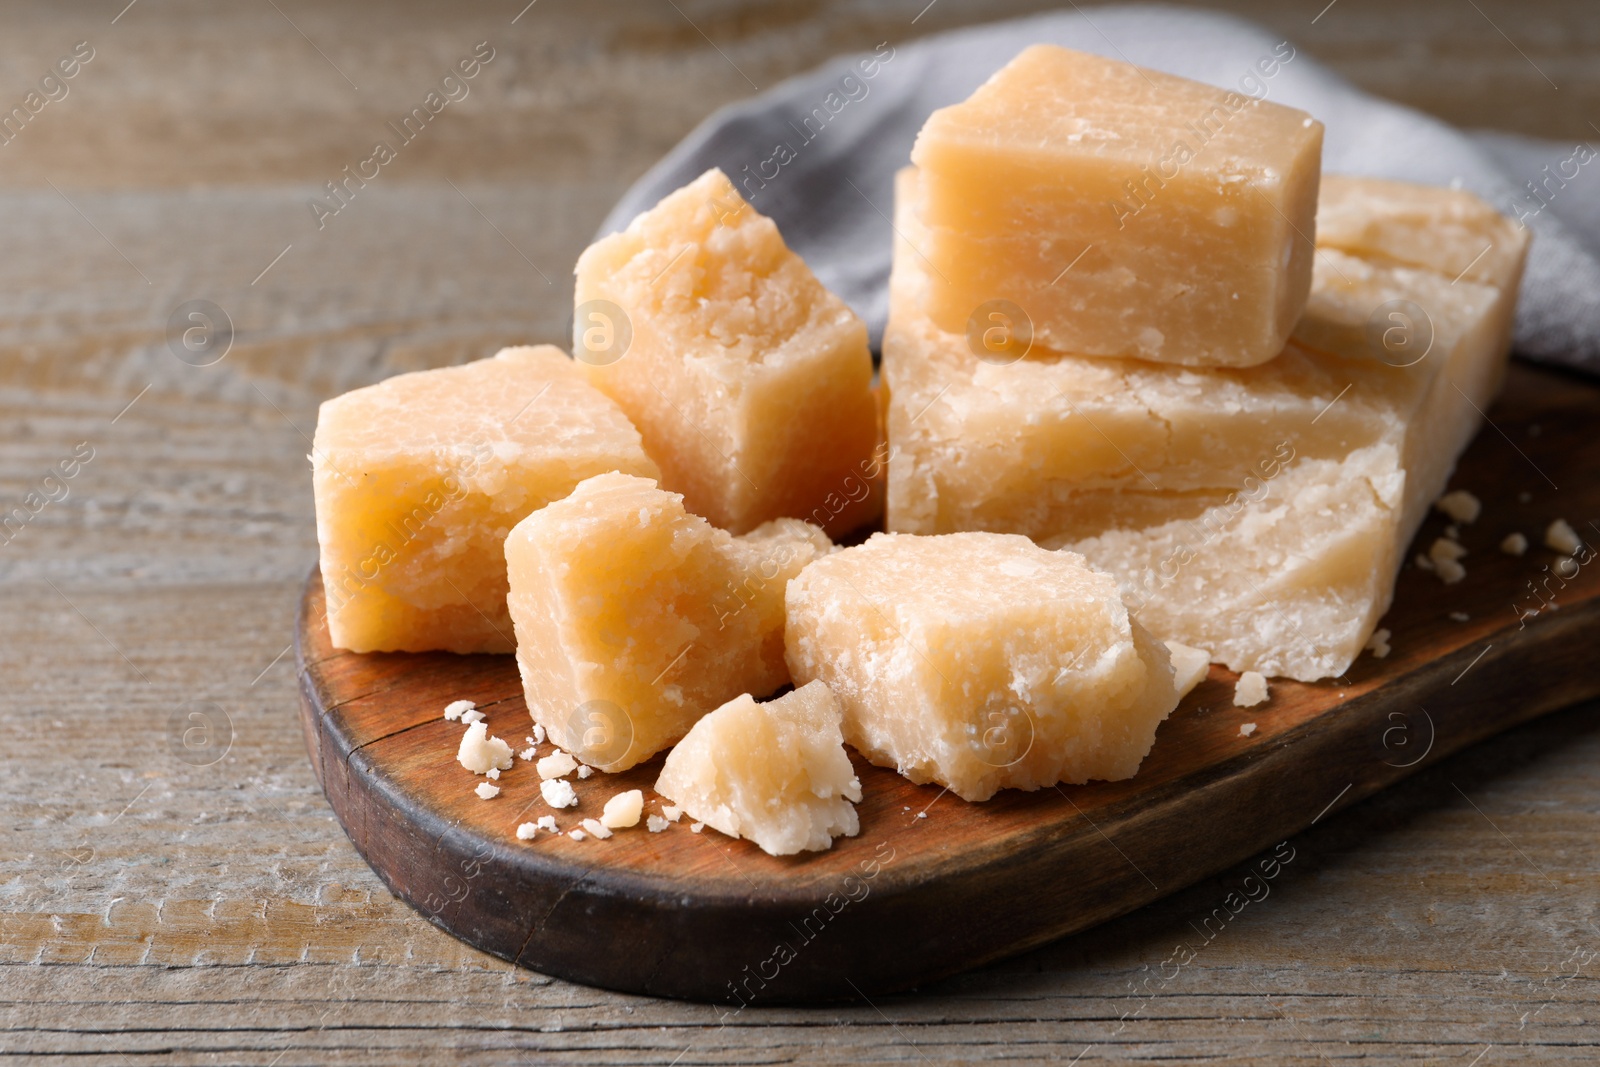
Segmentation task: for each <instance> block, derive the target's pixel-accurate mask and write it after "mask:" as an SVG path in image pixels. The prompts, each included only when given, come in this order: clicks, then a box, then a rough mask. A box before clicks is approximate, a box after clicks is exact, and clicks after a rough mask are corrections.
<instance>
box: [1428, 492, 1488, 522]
mask: <svg viewBox="0 0 1600 1067" xmlns="http://www.w3.org/2000/svg"><path fill="white" fill-rule="evenodd" d="M1433 506H1434V507H1436V508H1438V509H1439V510H1440V511H1442V512H1444V513H1445V514H1446V515H1448V516H1450V517H1451V518H1452V519H1454V520H1456V521H1457V522H1465V523H1473V522H1477V521H1478V516H1479V515H1480V514H1482V512H1483V502H1482V501H1480V500H1479V499H1478V498H1477V497H1475V496H1473V495H1472V494H1471V493H1469V492H1467V491H1466V490H1465V489H1457V490H1456V491H1455V492H1453V493H1446V494H1445V495H1444V496H1442V497H1440V498H1439V499H1438V500H1435V501H1434V502H1433Z"/></svg>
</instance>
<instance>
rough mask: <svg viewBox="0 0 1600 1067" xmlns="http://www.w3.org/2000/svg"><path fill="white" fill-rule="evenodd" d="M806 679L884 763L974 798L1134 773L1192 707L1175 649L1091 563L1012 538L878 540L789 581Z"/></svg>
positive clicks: (790, 635)
mask: <svg viewBox="0 0 1600 1067" xmlns="http://www.w3.org/2000/svg"><path fill="white" fill-rule="evenodd" d="M788 611H789V624H788V627H787V629H786V631H785V643H786V645H787V648H788V657H789V669H790V671H791V672H792V673H793V675H794V679H795V682H796V683H804V682H810V681H813V680H821V681H823V682H826V683H827V684H828V686H829V688H831V689H832V690H833V691H834V693H835V694H837V696H838V698H839V701H840V703H841V704H843V706H844V736H845V739H846V740H847V741H849V742H850V744H851V745H852V746H854V747H855V748H856V749H857V750H858V751H860V752H861V753H862V754H863V755H865V756H866V757H867V758H868V759H870V760H871V761H872V762H874V763H876V764H878V765H879V766H884V767H893V768H895V769H896V770H898V771H899V772H900V773H901V774H903V775H905V776H906V777H907V778H909V779H911V780H912V781H913V782H917V783H919V784H921V783H925V782H938V783H939V784H941V785H945V786H949V787H950V789H951V791H953V792H954V793H956V794H957V795H958V796H960V797H962V798H964V799H966V800H987V799H988V798H989V797H991V796H993V795H994V793H995V792H996V791H997V790H1000V789H1006V788H1015V789H1039V788H1042V787H1046V786H1051V785H1054V784H1056V783H1057V782H1073V783H1082V782H1086V781H1088V780H1090V779H1091V778H1101V779H1109V780H1117V779H1122V778H1128V777H1131V776H1132V775H1133V773H1134V772H1135V771H1137V770H1138V769H1139V763H1140V761H1142V760H1143V759H1144V756H1145V754H1146V753H1147V752H1149V751H1150V746H1151V744H1152V743H1154V740H1155V733H1156V727H1157V726H1158V725H1159V724H1160V723H1161V721H1162V720H1163V719H1165V718H1166V717H1167V715H1168V713H1170V712H1171V711H1172V709H1173V708H1174V707H1175V706H1176V705H1177V702H1178V694H1177V690H1176V687H1175V684H1174V678H1173V670H1172V664H1171V661H1170V656H1169V654H1168V652H1167V649H1166V647H1165V646H1163V645H1162V644H1161V643H1160V642H1159V641H1157V640H1155V639H1154V638H1153V637H1151V636H1150V635H1149V634H1148V633H1146V632H1145V630H1144V628H1143V627H1141V626H1139V624H1138V623H1135V622H1133V621H1132V620H1130V619H1129V617H1128V611H1127V609H1126V608H1125V607H1124V606H1123V603H1122V598H1121V597H1120V596H1119V595H1118V593H1117V587H1116V581H1115V580H1114V579H1113V578H1112V577H1111V576H1110V575H1107V574H1103V573H1099V572H1096V571H1093V570H1091V569H1090V568H1089V567H1087V566H1086V565H1085V563H1084V560H1083V557H1082V556H1079V555H1076V554H1074V553H1071V552H1050V551H1047V550H1045V549H1042V548H1039V547H1038V546H1036V545H1034V544H1033V543H1032V542H1031V541H1029V540H1028V539H1027V538H1025V537H1018V536H1015V535H1011V534H991V533H961V534H946V535H942V536H937V537H918V536H913V535H907V534H874V535H873V536H872V537H870V538H869V539H868V540H867V541H866V542H865V543H864V544H861V545H858V546H856V547H854V548H846V549H841V550H840V551H837V552H835V553H833V554H832V555H829V556H827V557H824V558H823V559H820V560H817V561H816V562H814V563H812V564H811V565H810V566H809V567H807V568H806V569H805V570H803V571H801V572H800V575H799V577H797V578H796V579H794V581H792V582H790V583H789V601H788Z"/></svg>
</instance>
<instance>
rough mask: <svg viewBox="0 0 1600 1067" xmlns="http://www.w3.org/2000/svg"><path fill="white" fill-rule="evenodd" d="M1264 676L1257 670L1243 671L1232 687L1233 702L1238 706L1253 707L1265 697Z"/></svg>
mask: <svg viewBox="0 0 1600 1067" xmlns="http://www.w3.org/2000/svg"><path fill="white" fill-rule="evenodd" d="M1267 695H1268V694H1267V679H1266V676H1265V675H1263V674H1261V673H1259V672H1257V671H1245V672H1244V673H1243V674H1241V675H1239V681H1238V682H1237V683H1235V685H1234V687H1233V704H1234V706H1235V707H1239V708H1253V707H1255V706H1256V705H1257V704H1260V703H1261V702H1262V701H1264V700H1266V699H1267Z"/></svg>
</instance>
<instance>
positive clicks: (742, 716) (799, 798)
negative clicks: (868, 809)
mask: <svg viewBox="0 0 1600 1067" xmlns="http://www.w3.org/2000/svg"><path fill="white" fill-rule="evenodd" d="M841 716H842V711H841V709H840V707H839V701H838V700H837V699H835V698H834V695H833V693H832V692H830V691H829V689H828V687H827V686H825V685H823V684H822V683H821V682H812V683H810V684H809V685H803V686H801V687H800V688H799V689H796V690H795V691H794V692H792V693H787V694H785V695H783V696H781V697H779V698H777V699H776V700H771V701H768V702H766V703H765V704H757V703H756V702H755V701H754V700H753V699H751V697H750V696H749V695H748V694H745V695H743V696H739V697H735V698H734V699H732V700H730V701H728V703H726V704H724V705H722V707H720V708H718V709H717V710H715V711H713V712H711V713H710V714H709V715H707V716H705V717H704V718H703V719H701V720H700V721H699V722H697V723H695V724H694V727H693V728H692V729H690V731H689V733H688V735H687V736H686V737H684V739H683V740H682V741H679V742H678V744H677V746H676V747H674V748H673V750H672V751H671V752H669V753H668V754H667V760H666V763H665V764H664V765H663V766H662V768H661V777H660V779H659V780H658V781H657V782H656V792H657V793H660V794H661V795H662V796H664V797H666V798H667V799H668V800H670V801H672V802H673V803H674V804H676V805H677V806H679V807H680V808H682V809H683V810H684V812H686V813H687V814H688V816H689V818H691V819H693V820H695V821H697V822H703V823H705V824H706V825H707V826H709V827H711V828H712V829H714V830H720V831H722V832H723V833H725V834H727V835H728V836H729V837H743V838H746V839H748V840H750V841H754V842H755V843H756V844H757V845H759V846H760V847H761V849H762V850H763V851H765V852H767V853H770V854H771V855H774V856H790V855H793V854H794V853H796V852H802V851H820V850H822V849H825V848H828V847H830V846H831V845H832V844H833V839H834V838H835V837H839V836H841V835H843V836H845V837H854V836H855V835H856V834H857V833H858V832H859V831H860V828H861V824H860V821H859V820H858V818H857V816H856V809H855V806H854V804H853V803H852V801H856V802H859V801H860V800H861V782H860V781H859V780H858V779H857V778H856V774H855V770H854V769H853V768H852V767H851V766H850V757H849V756H848V755H847V754H846V753H845V750H844V738H843V737H842V736H841V735H840V733H839V722H840V718H841Z"/></svg>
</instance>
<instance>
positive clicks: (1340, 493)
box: [883, 173, 1527, 680]
mask: <svg viewBox="0 0 1600 1067" xmlns="http://www.w3.org/2000/svg"><path fill="white" fill-rule="evenodd" d="M1388 184H1389V183H1379V185H1380V187H1379V189H1378V190H1377V195H1374V196H1373V197H1372V198H1370V199H1367V200H1362V199H1361V198H1360V197H1359V195H1358V194H1359V185H1357V186H1355V187H1352V186H1351V185H1349V184H1348V183H1345V184H1342V185H1341V186H1339V189H1340V192H1339V196H1340V198H1341V205H1342V207H1341V210H1343V211H1345V212H1346V214H1347V216H1348V215H1349V214H1350V213H1352V212H1354V211H1355V210H1357V208H1358V207H1359V206H1360V205H1361V204H1365V205H1366V208H1365V209H1366V210H1367V211H1368V212H1369V213H1370V214H1371V215H1372V216H1373V221H1372V222H1371V223H1370V224H1367V225H1365V226H1364V227H1363V232H1367V233H1369V234H1378V235H1381V234H1382V232H1383V226H1382V219H1383V213H1384V212H1385V211H1388V210H1390V209H1391V208H1390V205H1392V204H1394V203H1395V197H1394V195H1393V194H1392V192H1391V191H1390V190H1389V189H1388V188H1387V186H1388ZM899 192H900V201H901V202H900V203H898V204H897V210H896V216H897V228H898V229H899V230H900V231H901V232H902V233H903V234H904V235H905V242H904V243H902V245H900V246H898V247H897V248H896V253H895V267H894V273H893V276H892V279H891V290H890V293H891V295H890V317H889V326H888V329H887V331H886V333H885V338H884V358H883V373H884V378H885V381H886V382H887V384H888V385H889V387H890V390H891V397H890V412H889V438H890V442H891V447H892V449H893V455H894V460H893V462H892V463H891V465H890V472H889V494H888V516H887V517H888V525H889V528H890V529H893V530H903V531H910V532H917V533H938V532H947V531H952V530H961V529H988V530H1000V531H1007V532H1016V533H1024V534H1027V535H1029V536H1031V537H1033V538H1035V539H1037V540H1038V541H1040V542H1041V543H1042V544H1045V545H1047V546H1051V547H1057V546H1065V547H1070V548H1072V549H1074V550H1076V551H1079V552H1082V553H1083V554H1085V555H1086V556H1088V557H1089V558H1090V560H1091V561H1092V562H1094V563H1095V564H1096V565H1098V566H1101V567H1104V568H1106V569H1108V570H1110V571H1112V572H1113V573H1115V574H1117V575H1118V578H1119V580H1120V582H1121V584H1122V588H1123V593H1124V595H1125V597H1126V598H1127V600H1128V603H1129V605H1130V607H1131V608H1133V609H1134V610H1135V611H1136V613H1137V615H1138V617H1139V619H1140V620H1141V621H1142V622H1143V623H1144V624H1145V625H1146V626H1147V627H1149V629H1150V630H1151V631H1152V632H1154V633H1157V634H1159V635H1160V636H1161V637H1163V638H1167V639H1172V640H1177V641H1180V642H1182V643H1184V644H1189V645H1194V646H1197V647H1201V648H1206V649H1209V650H1211V652H1212V654H1213V655H1214V656H1215V657H1216V658H1217V659H1218V660H1219V661H1221V662H1223V663H1226V664H1227V665H1228V666H1229V667H1231V668H1232V669H1234V670H1244V669H1256V670H1260V671H1262V672H1263V673H1266V674H1272V675H1287V676H1290V677H1294V678H1299V679H1302V680H1314V679H1316V678H1321V677H1328V676H1334V675H1338V674H1340V673H1342V672H1343V671H1344V670H1345V668H1347V667H1348V666H1349V664H1350V662H1351V661H1352V660H1353V659H1354V657H1355V656H1356V655H1358V654H1359V653H1360V651H1361V649H1362V647H1363V646H1364V644H1365V642H1366V640H1367V638H1368V636H1369V635H1370V634H1371V632H1372V628H1373V626H1374V625H1375V624H1376V622H1377V619H1378V618H1379V617H1380V616H1381V615H1382V613H1383V611H1385V610H1387V607H1388V604H1389V600H1390V596H1391V594H1392V589H1393V579H1394V574H1395V572H1396V568H1397V566H1398V562H1399V559H1400V552H1401V550H1402V549H1403V548H1404V546H1405V544H1406V543H1407V542H1408V541H1409V540H1410V538H1411V537H1412V536H1413V535H1414V533H1415V531H1416V529H1417V526H1418V524H1420V522H1421V520H1422V518H1423V516H1424V515H1425V514H1426V512H1427V509H1428V507H1429V506H1430V504H1431V503H1432V501H1433V500H1434V499H1436V498H1437V496H1438V494H1439V493H1440V491H1441V490H1442V489H1443V488H1444V485H1445V482H1446V480H1447V478H1448V476H1449V472H1450V469H1451V466H1452V464H1453V463H1454V461H1455V457H1456V456H1457V455H1458V454H1459V453H1460V451H1461V449H1462V448H1463V447H1465V445H1466V442H1467V441H1468V440H1469V439H1470V437H1471V435H1472V433H1473V432H1474V431H1475V429H1476V427H1477V425H1478V421H1479V414H1478V413H1479V410H1480V409H1486V408H1487V407H1488V406H1489V404H1490V402H1491V401H1492V398H1493V396H1494V393H1495V391H1496V390H1497V389H1498V387H1499V383H1500V381H1501V378H1502V376H1503V373H1504V368H1505V357H1506V354H1507V351H1508V349H1509V338H1510V329H1511V324H1512V317H1513V312H1514V310H1515V302H1516V291H1517V286H1518V283H1519V281H1520V276H1521V264H1522V261H1523V257H1524V255H1525V253H1526V247H1527V242H1526V237H1525V236H1518V235H1517V234H1516V233H1515V232H1513V234H1510V235H1505V239H1508V240H1510V239H1513V238H1515V239H1516V241H1517V243H1516V246H1515V255H1511V256H1508V257H1505V258H1504V260H1503V264H1504V270H1503V271H1502V272H1501V273H1499V274H1493V275H1489V276H1487V277H1485V279H1484V280H1483V281H1481V282H1474V281H1471V280H1468V278H1466V277H1456V275H1459V274H1460V267H1459V266H1456V273H1455V274H1452V275H1446V274H1445V273H1444V272H1443V270H1441V269H1440V268H1441V267H1445V266H1454V265H1455V259H1454V258H1451V257H1450V256H1444V257H1442V258H1439V259H1436V260H1434V261H1432V262H1430V263H1426V264H1424V265H1423V266H1421V267H1408V266H1400V265H1397V264H1396V263H1395V262H1394V260H1393V258H1392V257H1384V258H1382V259H1380V260H1377V261H1374V260H1369V259H1363V258H1360V257H1357V256H1353V255H1349V254H1346V253H1343V252H1340V251H1338V250H1335V249H1324V250H1321V251H1320V252H1319V253H1318V256H1317V261H1316V271H1315V280H1314V284H1313V288H1312V294H1311V297H1310V300H1309V301H1308V304H1307V312H1306V315H1305V317H1304V318H1303V319H1302V320H1301V322H1300V323H1299V324H1298V325H1297V327H1296V330H1295V337H1294V340H1293V341H1292V342H1291V343H1290V344H1289V345H1288V346H1287V348H1286V349H1285V351H1284V352H1283V353H1282V354H1281V355H1280V356H1279V357H1278V358H1277V359H1274V360H1272V361H1270V362H1268V363H1266V364H1263V365H1261V366H1259V367H1252V368H1241V369H1211V370H1196V369H1188V368H1180V367H1160V366H1154V365H1151V364H1148V363H1143V362H1139V361H1132V360H1127V361H1111V360H1100V359H1089V358H1083V357H1065V356H1047V355H1038V354H1035V355H1033V356H1030V357H1029V358H1027V359H1023V360H1020V361H1017V362H1013V363H1010V364H1006V365H998V364H993V363H989V362H986V361H984V360H980V359H977V358H976V357H974V356H973V355H972V353H971V352H970V351H969V350H968V349H967V348H966V345H965V341H964V339H963V338H962V337H960V336H958V335H955V334H951V333H948V332H946V331H942V330H940V329H938V328H937V326H935V325H934V324H933V323H932V322H931V321H930V320H929V318H928V317H927V315H926V314H924V313H922V311H921V308H922V306H923V298H924V295H925V293H926V292H927V286H928V268H927V267H926V265H925V264H924V262H923V260H922V259H921V258H920V257H919V256H917V255H916V254H915V252H914V251H913V250H912V249H911V247H910V246H911V245H912V244H914V243H915V242H916V240H917V239H918V236H919V233H920V231H919V230H918V229H917V226H918V223H917V217H916V214H915V212H914V210H912V207H911V205H912V204H914V202H915V199H916V196H917V195H918V190H917V179H916V176H915V175H914V174H911V173H907V174H904V175H902V177H901V179H900V185H899ZM1440 192H1441V193H1442V194H1443V196H1442V198H1441V205H1442V206H1441V213H1442V214H1443V215H1444V216H1445V217H1448V213H1449V212H1453V211H1455V210H1456V208H1455V206H1454V205H1456V204H1457V203H1458V198H1459V195H1460V194H1456V193H1453V192H1448V191H1440ZM1425 201H1426V196H1425V195H1424V194H1423V193H1421V192H1419V193H1417V194H1415V195H1413V196H1411V197H1409V198H1407V199H1406V200H1405V201H1404V208H1405V215H1406V217H1408V218H1409V217H1411V216H1413V215H1414V213H1415V212H1416V211H1417V210H1418V207H1417V205H1418V204H1420V203H1423V202H1425ZM1420 257H1421V253H1418V254H1417V258H1420ZM1485 258H1487V257H1485Z"/></svg>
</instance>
